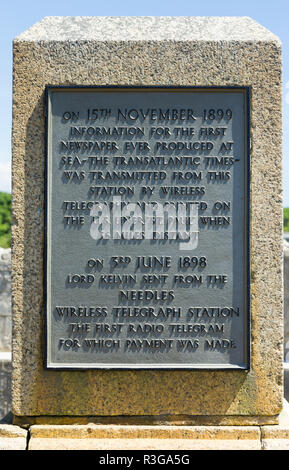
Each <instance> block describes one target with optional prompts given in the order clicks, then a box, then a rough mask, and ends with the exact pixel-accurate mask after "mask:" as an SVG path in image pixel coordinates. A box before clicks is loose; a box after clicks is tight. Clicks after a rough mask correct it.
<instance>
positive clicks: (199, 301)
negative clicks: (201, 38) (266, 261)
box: [46, 87, 249, 369]
mask: <svg viewBox="0 0 289 470" xmlns="http://www.w3.org/2000/svg"><path fill="white" fill-rule="evenodd" d="M247 152H248V96H247V89H245V88H103V87H100V88H94V87H79V88H72V87H59V88H53V87H48V89H47V188H46V202H47V203H46V260H47V263H46V264H47V266H46V296H47V300H46V309H47V328H46V330H47V353H46V359H47V362H46V365H47V367H49V368H84V369H90V368H118V369H120V368H124V369H125V368H172V369H177V368H178V369H185V368H191V369H193V368H203V369H214V368H217V369H225V368H227V369H228V368H229V369H230V368H234V369H238V368H239V369H246V368H248V367H249V339H248V337H249V334H248V330H249V328H248V315H249V312H248V300H247V299H248V283H249V282H248V243H247V234H248V222H247V221H248V213H247V206H248V200H247V199H248V198H247V194H248V155H247Z"/></svg>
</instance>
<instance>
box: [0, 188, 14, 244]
mask: <svg viewBox="0 0 289 470" xmlns="http://www.w3.org/2000/svg"><path fill="white" fill-rule="evenodd" d="M0 246H1V247H2V248H9V247H10V246H11V194H8V193H2V192H0Z"/></svg>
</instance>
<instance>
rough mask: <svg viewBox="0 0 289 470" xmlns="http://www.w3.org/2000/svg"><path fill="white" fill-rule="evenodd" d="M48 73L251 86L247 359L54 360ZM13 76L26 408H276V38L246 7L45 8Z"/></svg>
mask: <svg viewBox="0 0 289 470" xmlns="http://www.w3.org/2000/svg"><path fill="white" fill-rule="evenodd" d="M48 84H50V85H72V84H73V85H151V86H154V85H158V86H160V85H175V86H179V85H185V86H249V87H250V88H251V129H250V130H251V167H250V177H251V189H250V191H251V198H250V201H251V202H250V214H251V233H250V235H251V246H250V249H251V327H252V331H251V354H252V356H251V370H250V371H238V370H235V371H176V370H175V371H164V370H162V371H157V370H154V371H152V370H150V371H145V370H138V371H117V370H110V371H109V370H108V371H105V370H100V371H96V370H93V371H91V370H90V371H53V370H45V369H44V367H43V350H44V334H43V325H44V297H43V295H44V292H43V259H44V244H43V240H44V210H43V207H44V184H45V182H44V164H45V135H44V133H45V107H44V89H45V86H46V85H48ZM13 89H14V92H13V116H14V124H13V191H14V201H13V211H14V224H13V314H14V323H13V331H14V339H13V350H14V356H13V357H14V374H13V412H14V414H15V416H16V421H17V417H19V419H21V416H43V417H45V416H48V415H49V416H55V417H57V416H58V417H59V419H60V420H61V418H60V417H61V416H69V417H71V418H73V416H76V415H78V416H130V417H133V416H146V417H152V418H151V419H161V417H162V416H165V419H168V420H170V421H172V422H174V420H175V421H176V422H179V421H180V420H182V419H183V421H184V422H186V423H190V422H193V423H196V422H198V420H202V419H206V424H209V423H210V422H212V423H215V424H216V422H217V423H219V424H220V423H224V424H226V423H228V422H229V423H230V424H246V423H248V424H256V423H257V424H258V423H263V424H264V423H274V422H276V421H277V416H278V414H279V412H280V410H281V409H282V398H283V380H282V375H283V374H282V360H283V352H282V342H283V338H282V328H283V306H282V298H283V283H282V262H283V247H282V195H281V187H282V178H281V158H282V147H281V132H282V124H281V49H280V42H279V40H278V38H276V37H275V36H274V35H272V34H271V33H270V32H269V31H267V30H266V29H265V28H263V27H261V26H260V25H258V24H257V23H255V22H254V21H252V20H250V19H248V18H233V19H232V18H201V19H200V18H179V17H178V18H115V17H114V18H57V17H56V18H47V19H44V20H42V22H40V23H39V24H37V25H35V26H34V27H32V28H31V29H30V30H28V31H27V32H25V33H23V34H22V35H20V36H19V37H18V38H17V39H16V40H15V42H14V85H13ZM264 223H265V225H266V230H264ZM158 417H159V418H158ZM43 419H45V418H43ZM148 419H149V418H148Z"/></svg>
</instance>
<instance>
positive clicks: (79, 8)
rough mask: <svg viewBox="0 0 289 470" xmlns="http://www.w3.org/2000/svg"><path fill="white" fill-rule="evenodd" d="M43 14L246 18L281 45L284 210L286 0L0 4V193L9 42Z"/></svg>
mask: <svg viewBox="0 0 289 470" xmlns="http://www.w3.org/2000/svg"><path fill="white" fill-rule="evenodd" d="M44 16H250V17H251V18H253V19H254V20H256V21H258V22H259V23H260V24H262V25H263V26H265V27H266V28H268V29H269V30H271V31H272V32H273V33H274V34H276V35H277V36H279V38H280V39H281V41H282V43H283V98H284V99H283V116H284V120H283V130H284V132H283V158H284V165H283V172H284V173H283V175H284V176H283V190H284V207H289V25H288V23H289V1H288V0H274V1H266V0H263V1H262V0H243V1H242V2H234V1H233V0H218V1H217V0H205V1H204V2H201V1H200V0H182V1H181V2H177V1H175V0H145V1H142V2H139V1H138V0H123V1H119V0H109V1H108V2H105V1H103V0H101V1H100V0H85V1H84V2H80V1H79V0H77V1H76V0H48V1H47V2H39V1H32V0H25V1H23V0H22V1H20V0H13V1H11V2H9V1H7V0H6V1H5V2H2V5H1V15H0V41H1V48H0V63H1V75H0V104H1V112H0V142H1V145H0V191H8V192H10V191H11V183H10V180H11V175H10V172H11V170H10V167H11V120H12V112H11V103H12V40H13V38H14V37H15V36H17V35H18V34H20V33H22V32H23V31H25V30H26V29H28V28H29V27H30V26H32V25H33V24H34V23H36V22H38V21H40V20H41V19H42V18H43V17H44Z"/></svg>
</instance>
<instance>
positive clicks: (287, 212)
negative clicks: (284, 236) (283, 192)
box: [283, 207, 289, 232]
mask: <svg viewBox="0 0 289 470" xmlns="http://www.w3.org/2000/svg"><path fill="white" fill-rule="evenodd" d="M283 227H284V232H289V207H286V208H285V209H283Z"/></svg>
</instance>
